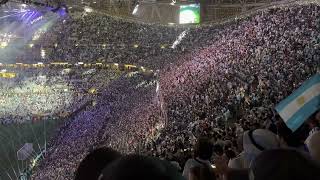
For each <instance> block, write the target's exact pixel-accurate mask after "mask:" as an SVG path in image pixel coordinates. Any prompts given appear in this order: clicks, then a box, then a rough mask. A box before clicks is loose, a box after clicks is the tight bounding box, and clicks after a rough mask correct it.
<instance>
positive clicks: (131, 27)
mask: <svg viewBox="0 0 320 180" xmlns="http://www.w3.org/2000/svg"><path fill="white" fill-rule="evenodd" d="M181 34H182V35H181ZM179 35H180V36H179ZM52 42H59V43H58V44H56V43H52ZM40 46H41V47H44V48H46V49H47V57H46V58H43V57H40V56H39V54H37V55H32V53H29V56H28V55H24V56H23V57H21V60H23V58H26V59H25V60H26V61H27V60H29V59H30V58H32V59H34V60H35V61H38V60H39V61H40V60H41V61H43V62H45V63H49V62H50V60H52V59H61V60H66V61H69V62H71V63H76V62H78V61H80V60H81V61H84V62H86V61H92V60H93V59H94V60H101V61H103V60H105V61H106V62H119V63H128V64H139V65H143V66H146V67H153V68H158V69H159V72H158V74H157V78H156V79H157V80H158V79H159V81H155V76H154V75H152V76H151V77H149V76H145V75H141V74H139V73H119V72H118V73H116V72H113V71H112V72H109V71H107V70H94V71H96V72H94V73H93V74H92V75H91V76H89V77H87V75H86V76H83V71H76V70H74V71H72V73H68V74H67V75H62V72H59V73H58V72H57V71H54V70H50V69H47V70H42V71H40V72H38V70H30V71H24V72H21V73H22V74H23V73H25V74H26V75H25V76H21V77H18V78H17V79H14V80H8V81H1V90H4V91H5V92H8V94H6V93H4V92H3V91H1V92H0V93H1V97H0V101H1V102H4V101H10V102H13V103H12V105H10V107H7V106H6V108H2V106H1V104H0V108H1V109H0V113H1V117H5V118H2V119H0V122H1V123H10V122H11V121H13V122H21V121H27V120H28V119H30V118H32V114H31V115H30V114H23V113H24V112H33V111H35V112H37V113H43V114H46V113H50V114H57V113H61V112H62V113H63V112H73V110H74V109H75V110H77V109H79V107H81V106H82V104H85V103H86V102H90V103H91V106H88V107H86V108H85V109H83V110H81V111H79V112H77V113H76V114H74V116H73V117H72V118H70V119H69V120H68V121H66V123H65V125H64V126H63V127H61V128H60V129H59V130H58V132H57V133H56V135H55V137H54V138H52V139H51V141H50V143H49V144H48V149H47V152H46V153H45V157H44V160H42V161H41V163H40V164H39V165H38V166H37V167H35V171H34V173H33V175H32V179H36V180H43V179H59V180H60V179H61V180H64V179H77V180H82V179H100V180H101V179H106V180H122V179H155V180H158V179H159V180H160V179H161V180H163V179H170V180H171V179H172V180H174V179H181V180H182V179H188V180H209V179H211V180H213V179H227V180H233V179H237V180H238V179H241V180H242V179H244V180H271V179H272V180H287V179H288V180H289V179H290V180H291V179H297V180H298V179H305V180H315V179H320V167H319V166H320V113H319V109H320V100H319V99H320V95H319V92H320V88H319V87H320V85H319V84H320V75H319V69H320V47H319V46H320V6H319V4H317V3H293V4H289V5H283V6H277V7H271V8H268V9H263V10H259V11H257V12H255V13H253V14H250V15H248V16H246V17H241V18H239V19H235V20H231V21H229V22H228V23H225V24H219V25H212V26H199V27H190V28H178V27H166V26H159V25H146V24H139V23H134V22H127V21H124V20H119V19H113V18H111V17H104V16H101V15H97V14H88V15H83V16H81V17H78V18H71V17H68V18H66V19H64V20H63V21H62V20H61V22H58V24H57V25H56V26H54V27H53V28H52V29H51V30H49V31H48V32H47V34H46V36H43V37H42V38H40V39H39V41H38V42H37V43H35V44H34V48H37V47H40ZM29 51H32V50H29ZM110 79H112V80H113V79H114V81H111V80H110ZM93 87H94V88H96V89H97V92H98V93H91V94H90V93H83V92H90V89H91V90H92V88H93ZM71 89H72V91H71ZM42 91H47V92H48V94H43V95H42V94H41V92H42ZM78 91H79V92H78ZM10 92H13V93H14V94H15V95H14V96H11V95H10ZM19 92H24V93H23V94H28V93H27V92H39V94H38V95H37V94H34V95H30V96H29V95H27V96H25V95H24V96H20V95H19ZM70 92H71V95H70V94H69V93H70ZM43 99H46V101H42V100H43ZM21 101H23V103H19V102H21ZM291 101H292V102H291ZM309 102H310V103H309ZM16 110H18V111H17V113H15V114H13V113H12V112H13V111H16ZM20 111H21V112H20ZM2 115H3V116H2ZM15 116H17V117H15ZM23 117H26V118H23ZM8 119H9V122H8ZM10 119H12V120H10ZM111 148H112V149H111ZM128 154H131V155H128ZM132 154H135V155H132Z"/></svg>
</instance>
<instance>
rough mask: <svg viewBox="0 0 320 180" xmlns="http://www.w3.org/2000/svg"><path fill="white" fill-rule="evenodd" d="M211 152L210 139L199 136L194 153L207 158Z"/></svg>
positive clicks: (196, 155) (201, 157)
mask: <svg viewBox="0 0 320 180" xmlns="http://www.w3.org/2000/svg"><path fill="white" fill-rule="evenodd" d="M212 153H213V146H212V143H211V141H210V140H209V139H208V138H206V137H200V138H199V139H198V141H197V143H196V145H195V150H194V155H195V157H199V158H200V159H203V160H209V159H210V158H211V156H212Z"/></svg>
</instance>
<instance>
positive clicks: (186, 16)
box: [179, 4, 200, 24]
mask: <svg viewBox="0 0 320 180" xmlns="http://www.w3.org/2000/svg"><path fill="white" fill-rule="evenodd" d="M198 23H200V4H187V5H181V6H180V10H179V24H198Z"/></svg>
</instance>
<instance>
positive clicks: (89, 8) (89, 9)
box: [84, 6, 93, 13]
mask: <svg viewBox="0 0 320 180" xmlns="http://www.w3.org/2000/svg"><path fill="white" fill-rule="evenodd" d="M84 11H85V12H87V13H91V12H93V9H92V8H91V7H89V6H85V7H84Z"/></svg>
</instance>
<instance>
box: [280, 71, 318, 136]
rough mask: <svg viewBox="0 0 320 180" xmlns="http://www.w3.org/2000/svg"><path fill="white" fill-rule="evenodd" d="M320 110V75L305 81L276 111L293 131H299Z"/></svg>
mask: <svg viewBox="0 0 320 180" xmlns="http://www.w3.org/2000/svg"><path fill="white" fill-rule="evenodd" d="M319 109H320V74H316V75H314V76H312V77H311V78H310V79H308V80H307V81H305V82H304V83H303V84H302V85H301V86H300V87H299V88H298V89H297V90H295V91H294V92H293V93H292V94H291V95H290V96H289V97H287V98H286V99H284V100H282V101H281V102H280V103H279V104H278V105H277V106H276V110H277V112H278V113H279V115H280V116H281V118H282V119H283V121H284V122H285V123H286V125H287V126H288V128H290V129H291V130H292V131H295V130H297V129H298V128H299V127H300V126H301V125H302V124H303V123H304V122H305V121H306V120H307V119H308V118H309V117H310V116H311V115H312V114H313V113H315V112H316V111H317V110H319Z"/></svg>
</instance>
